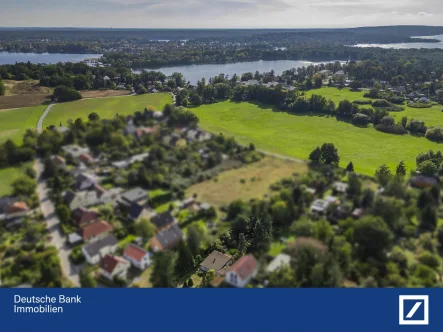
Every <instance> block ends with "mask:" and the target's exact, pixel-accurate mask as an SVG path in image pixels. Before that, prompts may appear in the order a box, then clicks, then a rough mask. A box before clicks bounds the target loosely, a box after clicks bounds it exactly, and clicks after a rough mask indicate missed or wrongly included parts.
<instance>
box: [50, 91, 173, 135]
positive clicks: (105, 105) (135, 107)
mask: <svg viewBox="0 0 443 332" xmlns="http://www.w3.org/2000/svg"><path fill="white" fill-rule="evenodd" d="M171 102H172V97H171V95H170V94H169V93H156V94H144V95H139V96H128V97H110V98H97V99H86V100H79V101H74V102H68V103H61V104H57V105H55V106H54V107H53V108H52V109H51V111H50V112H49V114H48V116H47V117H46V118H45V121H44V122H43V127H48V126H50V125H56V126H58V125H59V124H60V122H61V123H62V125H66V124H67V120H68V119H72V120H75V119H77V118H79V117H80V118H83V119H84V120H86V119H87V117H88V115H89V114H90V113H92V112H96V113H98V114H99V115H100V117H101V118H112V117H114V116H115V115H116V114H117V113H118V114H120V115H125V114H132V113H134V112H136V111H142V110H143V109H144V108H145V107H148V106H154V107H155V108H158V109H163V106H164V105H165V104H167V103H171Z"/></svg>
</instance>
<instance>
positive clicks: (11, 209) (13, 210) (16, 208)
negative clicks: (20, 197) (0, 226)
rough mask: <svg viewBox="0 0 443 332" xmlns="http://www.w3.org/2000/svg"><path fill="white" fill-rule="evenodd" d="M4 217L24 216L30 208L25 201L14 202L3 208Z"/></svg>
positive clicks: (8, 218)
mask: <svg viewBox="0 0 443 332" xmlns="http://www.w3.org/2000/svg"><path fill="white" fill-rule="evenodd" d="M4 212H5V219H6V220H11V219H16V218H24V217H26V216H27V215H28V214H29V212H30V210H29V207H28V205H26V203H25V202H14V203H12V204H11V205H9V206H8V207H6V208H5V209H4Z"/></svg>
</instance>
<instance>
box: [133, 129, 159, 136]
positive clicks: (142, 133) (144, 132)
mask: <svg viewBox="0 0 443 332" xmlns="http://www.w3.org/2000/svg"><path fill="white" fill-rule="evenodd" d="M157 133H158V128H157V127H142V128H137V129H136V131H135V134H134V135H135V137H136V138H138V139H141V138H143V137H144V136H146V135H156V134H157Z"/></svg>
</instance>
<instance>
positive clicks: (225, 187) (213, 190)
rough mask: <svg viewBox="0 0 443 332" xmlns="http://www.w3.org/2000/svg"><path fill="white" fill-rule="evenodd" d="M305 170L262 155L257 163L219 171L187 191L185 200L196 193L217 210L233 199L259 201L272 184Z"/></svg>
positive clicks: (299, 165)
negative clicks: (253, 199) (255, 199)
mask: <svg viewBox="0 0 443 332" xmlns="http://www.w3.org/2000/svg"><path fill="white" fill-rule="evenodd" d="M307 169H308V167H307V164H305V163H302V162H300V163H297V162H293V161H288V160H283V159H279V158H274V157H270V156H266V157H264V158H263V159H262V160H260V161H259V162H256V163H253V164H251V165H248V166H245V167H242V168H239V169H234V170H230V171H226V172H223V173H221V174H219V175H218V176H217V177H216V178H214V179H211V180H209V181H205V182H202V183H198V184H196V185H194V186H192V187H190V188H188V189H187V191H186V197H191V196H192V195H194V194H197V195H198V199H199V201H201V202H207V203H209V204H211V205H216V206H219V207H220V206H222V205H224V204H229V203H230V202H232V201H234V200H236V199H242V200H245V201H247V200H249V199H251V198H263V196H264V195H265V194H266V193H268V191H269V187H270V186H271V185H272V184H273V183H275V182H277V181H278V180H280V179H282V178H284V177H288V176H291V175H292V174H294V173H303V172H305V171H307ZM215 179H216V180H215ZM242 180H243V181H242ZM242 182H243V183H242Z"/></svg>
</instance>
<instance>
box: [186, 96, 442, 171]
mask: <svg viewBox="0 0 443 332" xmlns="http://www.w3.org/2000/svg"><path fill="white" fill-rule="evenodd" d="M322 90H326V88H325V89H322ZM317 91H319V90H317ZM349 93H352V92H349ZM359 98H360V97H357V98H356V99H359ZM193 111H194V112H195V113H196V114H197V116H198V117H199V118H200V125H201V126H202V127H203V128H204V129H206V130H209V131H211V132H214V133H223V134H224V135H225V136H234V137H235V138H236V139H237V140H238V141H239V142H240V143H244V144H249V143H250V142H253V143H254V144H255V145H256V147H257V148H260V149H262V150H266V151H270V152H274V153H278V154H282V155H286V156H290V157H295V158H301V159H308V156H309V154H310V153H311V151H312V150H313V149H315V147H316V146H319V145H321V144H323V143H325V142H331V143H334V144H335V146H336V147H337V148H338V151H339V155H340V158H341V159H340V165H341V166H346V165H347V163H348V162H350V161H352V162H353V163H354V166H355V168H356V171H358V172H360V173H364V174H368V175H373V174H374V171H375V169H376V168H377V167H378V166H380V165H381V164H384V163H386V164H388V165H389V166H390V167H391V168H392V169H394V167H395V166H396V165H397V164H398V163H399V162H400V161H401V160H404V161H405V163H406V164H407V166H408V168H409V169H411V168H415V158H416V156H417V155H418V154H419V153H420V152H424V151H427V150H430V149H434V150H441V149H442V148H443V145H441V144H438V143H434V142H431V141H429V140H427V139H426V138H424V137H414V136H411V135H404V136H398V135H392V134H385V133H382V132H379V131H376V130H375V129H374V128H372V127H368V128H359V127H355V126H353V125H352V124H349V123H346V122H341V121H338V120H336V119H335V118H332V117H331V118H328V117H319V116H298V115H290V114H287V113H284V112H273V111H272V109H271V108H263V107H260V106H258V105H255V104H251V103H234V102H229V101H226V102H221V103H217V104H212V105H204V106H200V107H197V108H194V109H193Z"/></svg>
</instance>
